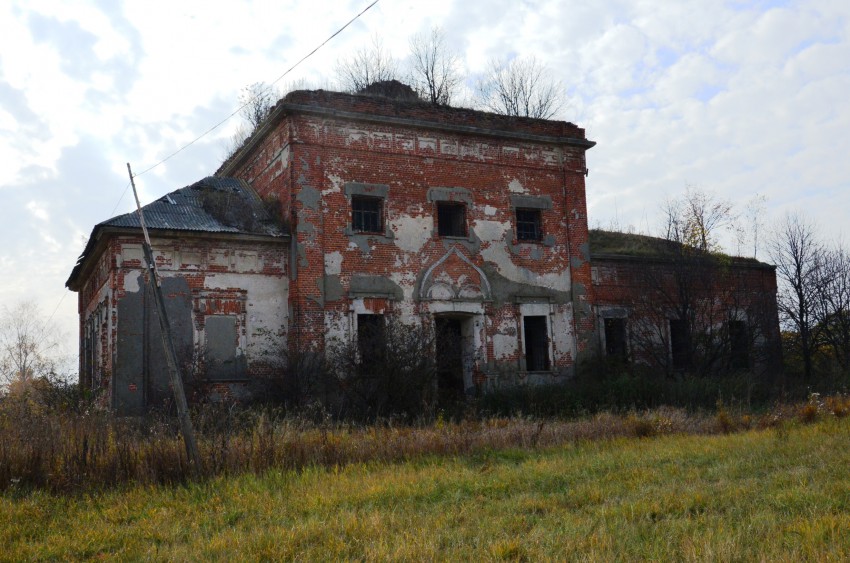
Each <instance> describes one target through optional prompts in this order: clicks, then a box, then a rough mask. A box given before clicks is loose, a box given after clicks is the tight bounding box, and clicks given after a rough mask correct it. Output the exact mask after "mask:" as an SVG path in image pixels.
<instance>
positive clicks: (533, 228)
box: [516, 209, 543, 240]
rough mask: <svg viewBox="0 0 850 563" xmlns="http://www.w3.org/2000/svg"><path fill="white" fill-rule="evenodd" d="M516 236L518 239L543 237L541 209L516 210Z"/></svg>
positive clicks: (539, 238) (538, 238)
mask: <svg viewBox="0 0 850 563" xmlns="http://www.w3.org/2000/svg"><path fill="white" fill-rule="evenodd" d="M516 238H517V240H541V239H542V238H543V228H542V221H541V219H540V210H539V209H517V210H516Z"/></svg>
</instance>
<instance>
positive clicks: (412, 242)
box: [228, 91, 595, 369]
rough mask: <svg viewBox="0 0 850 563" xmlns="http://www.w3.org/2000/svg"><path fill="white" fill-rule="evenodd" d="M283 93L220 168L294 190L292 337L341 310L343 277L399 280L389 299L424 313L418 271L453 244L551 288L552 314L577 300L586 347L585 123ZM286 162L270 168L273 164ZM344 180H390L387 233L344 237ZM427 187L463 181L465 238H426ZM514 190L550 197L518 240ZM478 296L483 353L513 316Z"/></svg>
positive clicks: (314, 331)
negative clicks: (247, 146)
mask: <svg viewBox="0 0 850 563" xmlns="http://www.w3.org/2000/svg"><path fill="white" fill-rule="evenodd" d="M284 103H285V104H287V105H286V106H285V108H284V109H285V115H284V117H282V118H280V119H279V121H278V122H277V125H276V127H275V129H274V130H273V131H271V132H270V133H269V134H267V135H266V136H265V137H264V138H263V139H260V140H255V141H253V143H254V145H253V146H254V148H253V149H252V150H251V155H250V157H248V158H244V157H240V158H242V159H241V160H240V161H239V162H240V164H239V165H238V166H235V167H234V168H233V169H232V170H230V171H229V172H228V174H230V175H233V176H236V177H240V178H243V179H245V180H246V181H248V182H249V183H251V185H252V186H253V187H254V188H255V189H256V190H257V191H258V192H259V193H260V194H263V195H266V194H272V193H280V194H281V199H283V200H286V201H289V202H291V209H292V216H293V223H292V229H293V231H292V233H293V239H294V243H295V244H296V245H297V249H295V251H294V252H293V256H292V259H293V261H294V262H295V267H294V268H293V272H292V275H293V280H292V282H291V285H290V301H291V304H292V309H293V315H292V317H291V319H290V322H291V325H290V335H291V336H293V337H294V339H293V345H295V346H305V347H310V346H316V347H321V346H322V345H323V342H324V338H325V332H326V330H327V328H328V327H327V326H326V325H327V322H328V318H329V317H332V316H333V315H340V316H342V315H345V314H347V312H348V311H349V310H350V308H351V299H350V298H349V292H350V290H351V285H350V284H351V279H352V276H354V275H369V276H380V277H383V278H387V279H391V280H393V281H394V283H396V284H397V285H399V286H400V287H401V288H402V290H403V292H404V299H403V300H402V302H397V303H396V304H395V308H396V309H399V308H402V309H406V311H407V312H408V313H412V314H418V313H422V312H424V311H425V310H427V306H426V305H424V304H423V303H422V302H421V301H420V300H419V299H418V296H417V295H416V292H417V291H418V289H419V285H418V284H419V283H421V278H422V275H423V272H424V271H426V270H427V269H428V268H429V267H430V266H431V265H432V264H434V263H435V262H437V261H438V260H439V259H440V258H441V257H443V256H444V255H446V253H447V251H448V250H449V249H450V248H451V246H452V245H456V246H458V247H459V248H460V249H461V251H462V252H463V253H464V255H465V256H467V257H468V258H469V260H471V261H472V263H473V264H474V265H475V266H477V267H478V268H481V269H487V268H490V270H491V271H492V270H495V271H496V272H497V273H499V274H500V275H504V277H506V278H510V279H511V280H512V281H513V282H515V283H516V284H517V285H524V286H530V287H531V286H541V287H544V288H549V289H554V290H558V291H559V292H560V293H559V295H561V297H559V298H560V299H563V300H564V302H563V305H557V303H556V304H555V305H554V306H553V311H557V313H553V314H558V315H560V314H569V315H572V313H573V312H574V313H575V316H576V323H577V326H576V324H573V323H572V320H570V325H571V326H570V327H569V331H570V332H571V333H574V332H575V329H576V328H578V330H579V335H578V337H575V335H574V334H573V338H574V341H573V344H570V346H575V344H577V345H578V348H579V353H583V352H589V351H590V348H591V347H592V345H593V344H594V343H595V339H594V338H593V337H592V334H593V331H594V330H595V325H594V318H593V315H592V314H591V303H592V302H593V296H592V291H593V287H592V285H591V283H590V264H589V256H588V251H587V238H588V232H587V211H586V200H585V185H584V171H585V160H584V151H585V149H586V148H587V147H586V146H576V140H579V141H583V139H584V131H583V130H582V129H580V128H578V127H576V126H575V125H573V124H570V123H565V122H556V121H545V120H535V119H516V118H506V117H503V116H496V115H492V114H484V113H482V112H476V111H472V110H464V109H455V108H436V107H433V106H430V105H428V104H419V103H410V102H397V101H393V100H387V99H385V98H371V97H364V96H350V95H347V94H336V93H329V92H321V91H320V92H295V93H292V94H290V95H288V96H287V98H286V99H285V100H284ZM296 106H301V107H296ZM306 106H312V107H316V106H319V107H320V108H321V111H320V112H319V113H314V112H312V111H310V110H309V108H306ZM329 110H333V112H335V113H333V114H331V112H329ZM349 112H350V114H351V115H349ZM353 114H357V115H353ZM452 127H455V128H454V129H452ZM457 127H460V129H458V128H457ZM517 135H519V138H518V137H517ZM530 136H547V137H549V139H548V140H547V141H545V142H544V141H537V140H535V138H533V137H530ZM566 137H569V138H570V139H571V141H570V142H567V140H566V139H565V138H566ZM556 138H557V139H556ZM283 143H288V145H287V147H288V152H287V151H284V152H286V154H287V155H288V161H286V162H282V161H280V159H278V161H274V158H275V156H274V155H276V154H278V152H279V151H280V146H281V145H282V144H283ZM578 144H579V145H580V144H581V143H580V142H579V143H578ZM234 162H236V161H234ZM287 165H288V170H286V171H285V172H284V173H283V174H281V173H280V167H281V166H287ZM262 171H267V172H262ZM284 177H286V178H287V179H285V178H284ZM349 183H360V184H378V185H382V186H386V187H387V190H388V197H387V198H386V200H385V204H384V209H383V212H384V221H385V224H386V225H387V227H388V230H389V231H391V237H383V236H375V237H359V241H360V242H359V243H356V242H353V241H354V239H355V238H358V237H351V236H350V232H348V233H347V231H346V229H347V228H350V225H351V197H350V196H349V195H346V184H349ZM434 188H453V189H454V188H460V189H461V193H462V194H464V195H462V196H461V197H462V199H464V201H465V202H466V203H467V204H468V205H467V215H466V220H467V226H468V228H469V230H470V234H472V233H474V234H475V237H477V238H475V240H472V241H466V242H465V243H464V242H459V241H456V240H452V239H446V238H441V237H438V236H436V233H435V228H436V220H435V215H436V203H435V202H434V201H433V198H429V194H430V193H431V192H430V190H432V189H434ZM281 190H289V193H284V192H281ZM518 195H522V196H530V197H538V198H544V199H546V200H547V201H549V202H551V203H550V205H549V207H548V208H547V209H545V210H543V212H542V213H541V217H542V222H543V231H544V233H545V234H546V242H545V244H544V243H543V242H539V243H526V242H520V241H517V240H516V238H515V235H514V234H513V229H514V228H515V216H514V209H513V208H512V206H511V196H518ZM450 197H452V196H450ZM411 232H418V233H419V235H418V236H411V234H410V233H411ZM367 247H368V248H367ZM328 261H333V262H334V266H333V267H330V266H329V262H328ZM467 267H468V266H466V265H461V266H459V268H460V269H456V271H454V274H452V273H451V272H450V273H449V274H448V275H449V277H451V276H452V275H455V276H462V275H467V274H468V272H467V273H465V270H464V271H463V272H462V271H461V270H462V269H463V268H467ZM510 291H513V292H514V293H523V291H524V290H522V288H520V289H519V290H518V291H515V288H513V289H511V290H510ZM532 293H533V292H532ZM497 301H498V300H497ZM563 306H566V307H567V309H566V310H564V309H563ZM570 306H571V307H572V310H570ZM485 307H486V315H487V316H488V317H489V318H490V321H488V326H487V330H488V331H489V332H488V333H487V338H485V343H484V345H485V346H487V350H488V352H487V356H488V357H489V358H491V359H492V358H493V341H492V339H491V338H489V337H490V336H492V335H493V334H495V331H496V325H497V324H498V323H497V320H496V319H500V318H512V319H516V318H518V317H519V314H518V312H517V311H518V308H517V306H516V305H515V303H514V302H513V298H511V299H510V300H501V301H498V302H497V303H491V304H486V305H485ZM562 346H563V345H562ZM519 349H520V350H521V345H520V348H519ZM574 361H575V351H574V350H571V351H569V353H564V354H561V355H560V356H559V357H558V358H556V364H557V365H556V368H559V369H560V368H569V367H571V366H572V364H573V362H574Z"/></svg>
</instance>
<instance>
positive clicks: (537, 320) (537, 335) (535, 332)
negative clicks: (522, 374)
mask: <svg viewBox="0 0 850 563" xmlns="http://www.w3.org/2000/svg"><path fill="white" fill-rule="evenodd" d="M522 324H523V329H524V333H525V369H526V371H549V367H550V362H549V328H548V324H547V322H546V317H545V316H543V315H533V316H527V317H523V318H522Z"/></svg>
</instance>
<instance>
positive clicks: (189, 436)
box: [127, 162, 201, 476]
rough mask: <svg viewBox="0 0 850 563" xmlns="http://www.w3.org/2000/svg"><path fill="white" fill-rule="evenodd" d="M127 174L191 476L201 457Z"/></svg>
mask: <svg viewBox="0 0 850 563" xmlns="http://www.w3.org/2000/svg"><path fill="white" fill-rule="evenodd" d="M127 172H128V173H129V174H130V184H131V185H132V186H133V197H135V198H136V209H138V211H139V223H140V224H141V225H142V233H143V234H144V235H145V244H144V249H145V262H146V263H147V268H148V277H149V278H150V281H151V287H152V288H153V294H154V303H155V305H156V312H157V316H158V317H159V328H160V331H159V332H160V335H161V336H162V347H163V349H164V350H165V359H166V363H167V364H168V376H169V379H170V382H171V390H172V392H173V393H174V404H175V405H177V419H178V421H179V423H180V433H181V434H183V443H184V444H185V446H186V455H187V456H188V458H189V469H190V471H191V472H192V474H193V475H195V476H198V475H200V474H201V455H200V454H199V453H198V444H197V442H196V441H195V432H194V430H192V419H191V418H189V406H188V405H187V404H186V393H185V392H184V391H183V377H182V375H181V374H180V368H179V367H178V366H177V354H176V353H175V351H174V340H173V339H172V338H171V324H170V323H169V322H168V316H167V314H166V312H165V300H164V299H163V297H162V288H161V287H160V279H159V272H157V269H156V262H155V261H154V259H153V250H152V248H151V239H150V237H149V236H148V229H147V227H146V226H145V215H144V213H142V205H141V204H140V203H139V194H138V193H137V192H136V182H135V180H134V179H133V171H132V170H131V169H130V163H129V162H128V163H127Z"/></svg>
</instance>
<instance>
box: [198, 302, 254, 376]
mask: <svg viewBox="0 0 850 563" xmlns="http://www.w3.org/2000/svg"><path fill="white" fill-rule="evenodd" d="M205 332H206V358H205V359H206V371H207V377H208V378H209V379H241V378H243V377H245V367H244V362H242V361H240V358H239V357H237V349H238V347H237V341H238V335H237V331H236V317H234V316H232V315H212V316H209V317H207V318H206V324H205Z"/></svg>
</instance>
